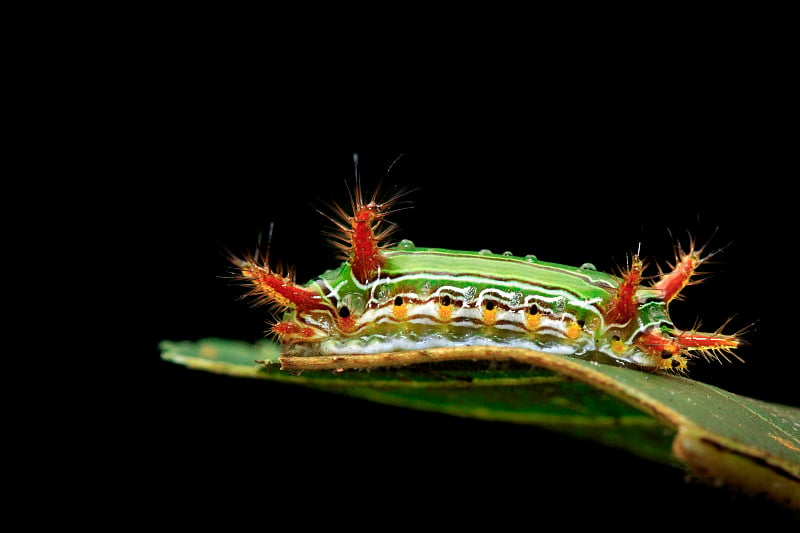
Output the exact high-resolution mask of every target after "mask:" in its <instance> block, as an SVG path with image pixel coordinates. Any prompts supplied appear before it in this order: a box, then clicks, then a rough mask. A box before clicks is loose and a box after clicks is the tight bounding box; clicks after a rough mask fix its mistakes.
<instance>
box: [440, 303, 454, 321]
mask: <svg viewBox="0 0 800 533" xmlns="http://www.w3.org/2000/svg"><path fill="white" fill-rule="evenodd" d="M436 310H437V311H438V312H439V318H441V319H442V320H444V321H445V322H448V321H449V320H450V317H452V316H453V306H452V305H444V304H441V303H440V304H439V306H438V307H437V308H436Z"/></svg>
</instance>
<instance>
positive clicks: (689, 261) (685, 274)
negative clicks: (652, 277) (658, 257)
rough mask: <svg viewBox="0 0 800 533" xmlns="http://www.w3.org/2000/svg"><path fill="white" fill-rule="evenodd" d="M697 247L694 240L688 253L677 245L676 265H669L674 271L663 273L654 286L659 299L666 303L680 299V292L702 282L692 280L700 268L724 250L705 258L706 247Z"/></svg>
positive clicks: (716, 251)
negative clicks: (688, 286)
mask: <svg viewBox="0 0 800 533" xmlns="http://www.w3.org/2000/svg"><path fill="white" fill-rule="evenodd" d="M695 246H696V244H695V239H694V238H691V239H690V241H689V251H688V252H684V251H683V249H682V248H681V246H680V244H678V245H676V247H675V264H674V265H669V266H670V268H672V270H671V271H670V272H667V273H666V274H664V273H662V274H661V278H660V279H659V280H658V281H657V282H656V283H655V285H653V288H654V289H656V290H657V291H658V293H659V298H660V299H661V300H663V301H664V302H666V303H669V302H671V301H672V300H674V299H675V298H678V299H680V292H681V291H682V290H683V289H684V288H685V287H686V286H687V285H694V284H697V283H700V282H701V281H702V280H698V279H692V277H693V276H697V275H698V272H697V269H698V267H700V265H702V264H703V263H706V262H707V261H708V260H709V259H711V258H712V257H713V256H714V255H716V254H717V253H719V252H721V251H722V250H723V249H724V248H720V249H719V250H715V251H714V252H712V253H710V254H708V255H706V256H703V250H704V249H705V247H706V245H703V246H701V247H700V248H695Z"/></svg>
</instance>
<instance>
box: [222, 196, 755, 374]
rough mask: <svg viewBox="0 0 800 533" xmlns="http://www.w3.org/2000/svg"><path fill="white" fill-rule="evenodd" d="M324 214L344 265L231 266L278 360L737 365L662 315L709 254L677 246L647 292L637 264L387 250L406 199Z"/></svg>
mask: <svg viewBox="0 0 800 533" xmlns="http://www.w3.org/2000/svg"><path fill="white" fill-rule="evenodd" d="M377 196H378V193H377V191H376V193H375V194H374V195H373V196H372V197H371V199H369V200H367V199H366V198H365V197H364V195H363V194H362V191H361V189H360V186H359V185H358V184H357V185H356V187H355V189H354V194H353V197H351V199H350V204H351V206H350V207H351V209H350V211H346V210H345V209H343V208H341V207H339V206H338V205H335V204H334V213H333V214H332V215H326V216H327V217H328V218H329V219H330V220H332V221H333V222H334V224H335V225H336V228H337V229H336V232H335V233H332V234H330V235H331V237H332V238H333V240H334V243H335V244H336V245H337V246H338V248H339V249H340V251H341V252H342V258H343V259H344V260H345V261H344V263H342V264H341V266H339V267H338V268H336V269H332V270H329V271H327V272H325V273H323V274H322V275H320V276H319V277H317V278H316V279H314V280H312V281H310V282H309V283H307V284H305V285H300V284H297V283H295V281H294V279H293V276H292V275H291V274H289V275H284V274H283V273H282V272H281V271H280V270H279V269H273V268H271V267H270V264H269V257H268V254H267V257H261V256H260V255H259V254H255V255H251V256H249V257H246V258H244V259H234V261H235V263H236V266H237V268H238V271H239V277H240V278H241V279H243V280H246V282H247V283H248V284H249V285H250V287H251V293H252V294H253V295H255V296H256V297H258V298H259V299H260V300H261V301H264V302H267V303H270V304H273V305H275V306H277V307H278V308H279V309H280V310H281V311H283V315H282V317H281V318H280V320H278V321H277V322H275V323H273V324H272V325H271V332H272V333H274V334H275V335H277V337H278V339H279V341H280V343H281V351H282V354H283V355H284V356H287V357H298V358H300V357H308V356H337V357H340V358H346V357H359V356H360V355H366V354H378V353H387V352H404V351H411V350H425V349H429V348H443V347H452V346H475V347H480V346H491V347H498V346H507V347H515V348H525V349H530V350H536V351H539V352H546V353H552V354H559V355H564V356H570V357H579V358H584V359H590V360H596V361H601V362H606V363H611V364H619V365H624V366H632V367H635V368H640V369H645V370H661V369H664V370H669V371H679V372H682V371H685V370H686V368H687V364H688V362H689V361H690V360H691V359H692V358H694V357H696V356H697V355H701V356H703V357H705V358H706V359H709V358H712V359H717V360H718V359H719V358H720V357H723V358H726V359H727V355H728V354H730V355H733V356H734V357H737V356H736V355H735V354H734V353H733V350H734V349H735V348H737V347H738V346H740V344H741V343H742V340H741V339H740V336H739V334H738V333H736V334H723V333H722V332H721V331H720V330H717V331H715V332H710V333H704V332H700V331H694V330H681V329H678V328H677V327H676V326H675V325H674V324H673V322H672V320H671V319H670V317H669V313H668V306H669V303H670V302H671V301H673V300H674V299H675V298H676V297H677V296H678V295H679V294H680V292H681V290H682V289H683V288H684V287H686V286H687V285H689V284H690V283H692V276H693V275H695V273H696V272H697V268H698V267H699V266H700V265H702V264H703V263H704V262H705V261H706V260H707V259H708V258H709V257H710V256H711V255H713V254H709V255H706V256H704V255H703V250H702V248H701V249H695V246H694V243H692V244H691V245H690V247H689V250H688V251H683V250H682V249H681V248H680V246H678V247H677V254H676V261H675V264H674V265H672V267H671V269H670V270H669V271H667V272H665V273H662V274H661V275H660V276H659V277H658V278H657V280H656V281H655V282H650V283H647V284H645V283H644V276H643V270H644V266H643V261H642V260H641V259H640V258H639V257H638V255H633V256H632V257H631V258H630V261H629V265H628V267H627V268H626V269H624V270H623V271H622V272H620V273H619V275H611V274H606V273H603V272H600V271H598V270H596V269H595V268H594V267H593V266H592V265H591V264H584V265H582V266H579V267H572V266H566V265H560V264H556V263H548V262H544V261H539V260H538V259H537V258H536V257H534V256H525V257H516V256H513V255H511V254H510V253H508V252H506V253H502V254H495V253H491V252H489V251H486V250H482V251H477V252H469V251H455V250H447V249H442V248H420V247H416V246H415V245H414V244H413V243H412V242H411V241H409V240H402V241H400V242H398V243H397V244H395V245H393V246H389V245H387V244H385V241H386V239H387V238H388V237H389V236H390V235H391V234H392V233H393V232H394V230H395V229H396V226H394V225H390V226H386V220H385V217H386V216H387V215H388V214H390V213H392V212H393V206H394V205H395V204H396V202H397V200H398V198H400V197H401V196H403V193H400V194H397V195H395V196H393V197H391V198H389V199H386V200H382V201H379V200H378V199H377Z"/></svg>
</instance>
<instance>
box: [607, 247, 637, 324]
mask: <svg viewBox="0 0 800 533" xmlns="http://www.w3.org/2000/svg"><path fill="white" fill-rule="evenodd" d="M643 268H644V266H643V263H642V261H641V259H639V256H638V255H634V256H633V258H632V260H631V266H630V268H629V269H628V270H627V271H626V272H623V274H622V280H621V281H620V283H619V286H618V287H617V290H616V292H615V293H614V295H613V296H612V297H611V301H610V302H609V306H608V309H606V311H605V313H604V314H603V316H604V318H605V322H606V324H626V323H628V321H630V320H631V319H633V318H634V317H635V316H636V310H637V307H638V303H637V301H636V289H638V287H639V282H640V281H641V280H642V270H643Z"/></svg>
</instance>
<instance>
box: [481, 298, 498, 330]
mask: <svg viewBox="0 0 800 533" xmlns="http://www.w3.org/2000/svg"><path fill="white" fill-rule="evenodd" d="M495 322H497V306H496V305H495V304H494V303H492V302H486V304H484V306H483V323H484V324H486V325H487V326H491V325H494V323H495Z"/></svg>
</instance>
